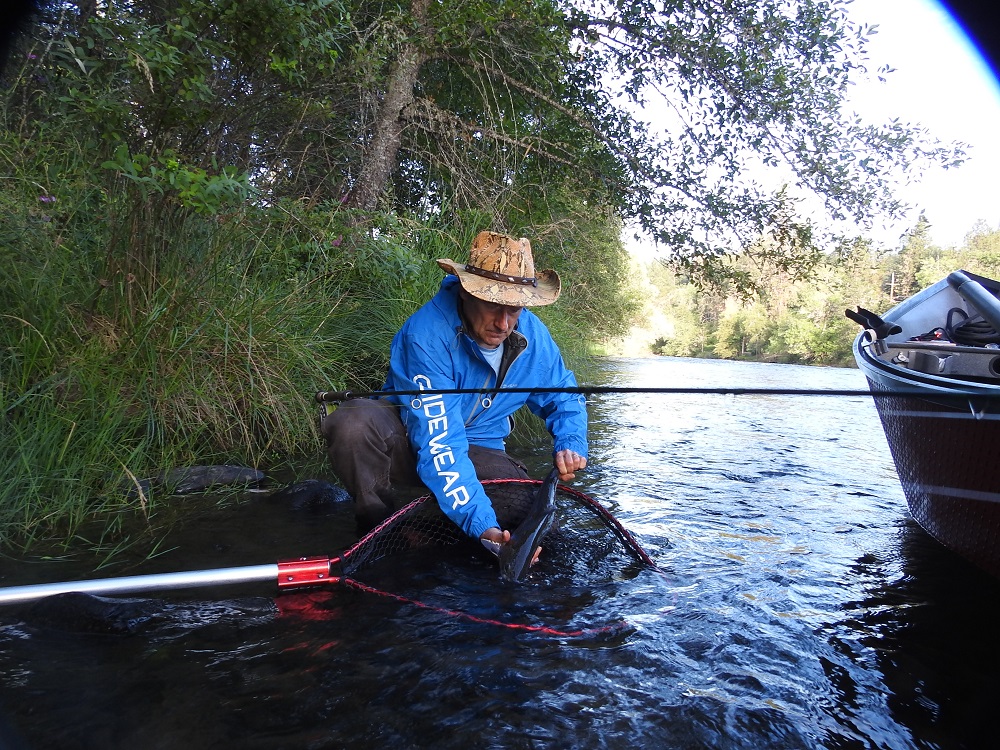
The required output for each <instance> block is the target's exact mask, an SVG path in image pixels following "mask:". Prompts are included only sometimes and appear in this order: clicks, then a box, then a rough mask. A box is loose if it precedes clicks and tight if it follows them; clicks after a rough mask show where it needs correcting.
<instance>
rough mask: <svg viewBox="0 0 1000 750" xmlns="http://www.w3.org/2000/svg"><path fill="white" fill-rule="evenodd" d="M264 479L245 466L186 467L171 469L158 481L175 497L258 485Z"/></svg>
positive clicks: (258, 473)
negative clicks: (207, 490)
mask: <svg viewBox="0 0 1000 750" xmlns="http://www.w3.org/2000/svg"><path fill="white" fill-rule="evenodd" d="M263 479H264V472H262V471H257V469H250V468H247V467H245V466H229V465H222V466H185V467H182V468H179V469H170V470H169V471H165V472H164V473H163V474H161V475H160V477H159V479H158V481H159V483H160V484H162V485H163V486H164V487H166V488H167V490H168V491H170V492H172V493H173V494H175V495H184V494H187V493H189V492H201V491H202V490H206V489H208V488H209V487H217V486H220V485H234V484H257V483H258V482H260V481H261V480H263Z"/></svg>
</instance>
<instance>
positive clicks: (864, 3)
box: [850, 0, 1000, 248]
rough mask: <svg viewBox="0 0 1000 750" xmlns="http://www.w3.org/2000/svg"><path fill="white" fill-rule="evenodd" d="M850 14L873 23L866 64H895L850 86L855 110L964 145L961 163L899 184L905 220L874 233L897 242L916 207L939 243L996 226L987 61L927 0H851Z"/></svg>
mask: <svg viewBox="0 0 1000 750" xmlns="http://www.w3.org/2000/svg"><path fill="white" fill-rule="evenodd" d="M850 12H851V16H852V18H853V20H855V21H856V22H864V23H868V24H878V33H877V34H876V35H874V36H873V37H872V39H871V43H870V44H869V48H868V49H869V57H870V60H871V69H872V70H877V69H878V67H880V66H881V65H882V64H883V63H885V64H889V65H891V66H892V67H893V68H895V69H896V70H895V71H894V72H893V73H891V74H890V75H889V76H888V77H887V81H886V83H884V84H882V83H879V82H878V81H877V79H875V80H873V81H870V82H867V83H863V84H859V85H858V86H857V91H856V94H855V95H854V96H853V97H852V101H853V103H854V106H855V107H856V109H857V110H858V112H859V113H860V114H863V115H865V116H866V117H867V118H870V119H871V120H874V121H876V122H881V121H884V120H886V119H887V118H889V117H899V118H900V119H901V120H904V121H910V122H919V123H920V124H922V125H924V126H925V127H926V128H927V129H928V130H930V131H931V133H932V134H933V135H934V136H936V137H938V138H940V139H941V140H943V141H952V140H958V141H963V142H965V143H967V144H969V146H970V148H969V149H967V151H968V158H967V161H966V163H965V164H963V165H962V166H961V167H959V168H957V169H952V170H943V169H935V170H932V171H929V172H928V173H927V174H926V175H925V176H924V178H923V179H922V180H921V181H920V183H919V184H916V185H909V186H905V187H903V188H901V190H900V193H899V194H900V196H901V197H902V198H903V199H904V200H905V201H906V202H907V203H911V204H914V208H913V210H912V211H911V214H910V215H909V217H907V220H906V221H904V222H901V223H899V224H897V225H894V226H890V227H887V228H884V229H880V230H879V231H877V232H876V235H877V239H879V240H881V241H883V242H885V243H886V244H888V246H889V247H890V248H894V247H898V246H899V238H900V236H901V235H902V234H903V233H904V232H906V231H907V230H908V229H910V228H912V226H913V225H914V224H915V223H916V220H917V217H918V215H919V212H920V209H923V210H924V211H925V213H926V215H927V219H928V220H929V221H930V223H931V230H930V231H931V241H932V242H933V243H934V244H935V245H938V246H941V247H953V246H959V245H961V244H962V241H963V240H964V238H965V235H966V234H967V233H968V232H969V231H970V230H971V229H972V228H973V226H974V225H975V224H976V222H977V221H984V222H986V224H987V225H988V226H989V227H990V228H991V229H997V228H998V227H1000V195H998V191H997V184H998V178H1000V139H998V137H997V134H998V133H1000V85H998V83H997V80H996V78H995V77H994V75H993V72H992V70H991V69H990V66H989V65H988V64H987V63H986V62H985V61H984V60H983V58H982V56H981V55H980V54H979V52H978V50H977V49H976V47H975V45H974V44H973V43H972V42H971V41H970V40H969V39H968V37H967V36H966V35H965V32H964V31H963V30H962V27H961V26H960V25H959V24H958V22H956V21H955V20H954V19H953V18H952V16H951V14H950V13H949V12H948V11H947V10H946V9H945V8H944V7H943V6H942V5H941V4H940V3H938V2H935V0H854V3H853V5H852V7H851V11H850Z"/></svg>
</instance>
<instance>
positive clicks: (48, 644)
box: [0, 358, 1000, 750]
mask: <svg viewBox="0 0 1000 750" xmlns="http://www.w3.org/2000/svg"><path fill="white" fill-rule="evenodd" d="M598 369H599V371H598V373H597V374H596V375H595V376H593V377H594V384H605V385H610V386H629V387H636V386H639V387H642V386H646V387H684V388H687V387H690V388H740V387H748V388H749V387H752V388H782V389H783V388H809V389H816V388H829V389H863V388H866V387H867V384H866V383H865V381H864V378H863V376H862V375H861V374H860V372H859V371H857V370H852V369H837V368H807V367H799V366H792V365H775V364H752V363H733V362H721V361H708V360H692V359H673V358H657V359H643V360H629V359H608V360H606V361H603V362H602V364H601V365H600V366H599V368H598ZM600 381H603V383H602V382H600ZM515 450H516V449H512V452H515ZM521 450H524V446H521ZM528 452H529V453H530V454H531V455H528V456H525V458H526V460H527V462H528V464H529V466H530V467H531V469H532V472H533V475H534V476H539V477H540V476H542V474H543V472H544V469H545V465H546V462H547V460H548V458H547V456H548V452H549V449H548V447H545V446H542V445H541V444H539V445H537V446H533V447H529V448H528ZM320 471H322V470H321V469H320ZM299 478H304V477H299ZM319 478H325V479H331V477H330V476H329V475H326V476H320V477H319ZM571 486H572V487H574V488H575V489H578V490H582V491H583V492H586V493H587V494H589V495H591V496H592V497H594V498H595V499H597V500H599V501H600V502H601V503H602V504H603V505H604V506H605V507H607V508H608V509H609V510H610V511H611V512H612V513H613V514H614V515H615V516H616V517H617V518H618V520H619V521H620V522H621V523H622V524H623V525H624V526H625V527H626V528H627V529H628V530H629V531H630V532H631V533H632V534H634V536H635V538H636V539H637V540H638V542H639V544H640V545H641V546H642V547H643V548H644V549H645V550H646V551H647V552H648V554H649V555H650V557H651V558H652V559H653V560H654V562H655V563H656V565H657V566H658V570H652V569H645V568H644V569H639V570H631V571H630V572H629V573H628V575H622V576H620V577H617V578H614V579H613V580H612V581H611V583H610V584H609V583H607V582H604V583H602V584H601V585H600V586H599V587H594V588H593V589H592V590H591V588H590V587H589V585H588V582H587V581H586V580H580V581H576V582H572V581H571V582H568V583H567V582H566V581H565V577H555V578H553V577H551V576H546V574H545V566H546V564H555V563H553V562H552V561H550V562H549V563H546V560H545V558H544V555H543V559H542V562H541V563H539V566H538V570H537V571H536V573H537V575H536V573H533V574H532V578H530V579H529V580H528V581H527V582H526V583H524V584H522V585H520V586H516V587H511V586H509V585H507V586H502V585H500V584H499V583H498V582H497V580H496V571H495V570H493V569H490V568H489V567H488V566H487V565H485V564H481V563H476V562H469V564H463V561H462V560H461V559H454V558H453V559H449V560H448V561H446V562H445V563H443V564H444V567H442V566H441V564H439V563H438V562H436V561H433V560H427V559H426V558H423V562H422V561H421V559H420V558H417V559H410V558H408V559H407V560H406V564H405V565H403V564H401V565H399V566H397V567H395V568H392V569H390V570H388V571H387V572H385V573H384V574H383V575H382V577H381V578H380V579H379V580H378V581H377V583H378V585H379V587H380V588H382V589H385V590H388V591H392V592H393V593H396V594H399V595H401V596H406V597H411V598H416V599H420V600H425V599H427V598H428V597H429V598H430V599H432V600H433V601H434V602H436V603H437V604H438V607H439V608H437V609H429V608H422V607H419V606H416V605H414V604H412V603H407V602H405V601H399V600H395V599H389V598H386V597H381V596H378V595H374V594H371V593H367V592H364V591H358V590H354V589H352V588H348V587H346V586H343V585H333V586H331V587H330V588H328V589H315V590H311V591H306V592H299V593H290V594H281V595H276V592H275V590H274V587H273V586H271V585H270V584H267V583H257V584H242V585H240V586H237V587H229V588H216V589H208V590H204V589H189V590H185V591H179V592H171V593H169V594H163V595H159V596H148V595H147V596H132V597H126V598H125V601H124V602H122V603H121V605H120V606H118V605H116V604H115V603H114V602H107V601H98V602H97V604H98V605H99V606H98V607H97V608H96V610H94V611H93V612H90V611H89V610H85V609H84V610H81V609H80V608H79V607H77V606H67V605H65V604H60V603H59V600H57V601H56V603H54V604H53V603H51V602H47V601H42V602H38V603H37V604H33V605H30V606H29V605H16V606H8V607H6V608H3V609H0V717H3V718H2V720H0V747H4V739H6V740H7V742H8V744H9V746H11V747H24V748H58V749H62V748H66V749H70V748H81V749H83V748H87V749H89V748H94V749H100V750H109V749H114V748H145V749H152V748H179V749H182V750H199V749H200V748H241V749H243V750H252V749H253V748H269V749H270V748H289V749H290V750H291V749H295V750H299V749H302V748H342V747H387V748H410V747H435V748H470V747H474V748H604V747H608V748H623V747H637V748H750V747H754V748H758V747H759V748H765V747H766V748H966V747H968V748H975V747H994V746H995V744H994V742H991V741H990V738H991V737H992V735H993V727H994V723H995V722H994V717H995V715H996V714H995V711H996V708H995V704H996V699H997V698H998V697H1000V689H998V688H997V682H998V679H997V676H998V674H1000V648H998V646H997V642H996V637H995V634H996V633H997V632H998V624H997V623H998V622H1000V596H998V594H1000V584H998V582H997V581H996V580H994V579H992V578H990V577H988V576H986V575H985V574H981V573H979V572H978V571H977V570H975V569H973V568H972V567H971V566H969V565H968V564H966V563H965V562H964V561H962V560H960V559H958V558H957V557H955V556H954V555H952V554H951V553H949V552H948V551H946V550H944V549H943V548H941V547H940V546H939V545H938V544H937V543H936V542H934V541H933V540H932V539H930V538H929V537H928V536H927V535H925V534H924V533H923V532H922V531H921V530H920V528H919V527H917V526H916V525H915V524H914V523H913V522H912V521H911V520H910V518H909V515H908V512H907V509H906V503H905V500H904V498H903V494H902V491H901V489H900V486H899V483H898V480H897V478H896V474H895V470H894V468H893V466H892V461H891V458H890V456H889V452H888V448H887V446H886V443H885V438H884V436H883V433H882V430H881V427H880V425H879V421H878V417H877V415H876V412H875V409H874V406H873V405H872V403H871V399H870V398H867V397H854V396H782V395H738V396H731V395H730V396H727V395H713V394H683V395H676V394H671V395H662V394H659V395H656V394H631V393H630V394H609V395H600V396H595V397H593V398H592V399H591V464H590V466H589V467H588V469H587V470H586V471H585V472H582V473H581V474H579V475H578V478H577V480H575V481H574V482H572V483H571ZM178 502H183V503H184V504H185V505H184V507H185V509H186V510H185V513H184V518H185V519H186V520H185V522H184V523H183V524H179V525H178V527H177V528H176V529H174V530H173V531H172V532H171V533H170V535H169V539H168V540H165V541H164V543H163V544H164V547H163V550H162V551H161V554H159V555H158V556H156V557H154V558H152V559H149V560H146V561H145V562H138V561H137V562H135V563H133V564H131V565H129V566H128V570H125V571H123V570H120V569H119V568H116V567H115V566H114V565H111V566H109V567H107V568H105V569H103V570H100V571H97V572H96V573H95V572H94V568H95V565H96V561H94V560H91V559H87V558H86V556H80V555H77V556H74V557H73V558H72V559H71V560H66V561H63V562H52V563H47V564H40V563H38V562H35V561H28V560H17V561H12V560H2V561H0V565H2V573H0V586H10V585H19V584H24V583H36V582H41V581H47V580H61V579H65V580H76V579H80V578H88V577H101V576H103V575H111V574H118V573H123V574H124V573H127V574H129V575H134V574H137V573H147V572H163V571H169V570H191V569H199V568H221V567H228V566H243V565H256V564H263V563H270V562H273V561H275V560H279V559H284V558H288V557H296V556H299V555H319V554H329V555H332V554H334V553H336V552H338V551H340V550H342V549H344V548H347V547H349V546H350V545H351V544H352V543H353V542H354V540H355V537H354V529H353V523H352V517H351V514H350V509H349V508H348V507H346V506H334V507H326V506H324V507H319V508H316V507H310V508H290V507H288V506H287V505H283V504H280V503H274V502H270V501H268V500H267V499H266V497H264V495H262V494H260V493H257V494H254V493H248V494H247V495H246V497H245V498H244V499H243V501H242V502H241V503H240V504H239V505H238V506H237V507H235V508H228V509H224V510H220V509H219V508H217V507H216V506H214V505H213V504H212V503H211V502H210V501H209V500H207V499H199V498H197V497H194V498H191V497H189V498H186V499H184V500H183V501H178ZM125 557H126V558H127V555H125ZM117 564H118V565H119V567H120V566H121V563H120V562H118V563H117ZM88 566H89V567H88ZM554 581H555V582H556V583H554ZM442 607H446V608H449V609H451V610H452V613H451V614H449V613H448V612H444V611H442ZM464 615H474V616H477V617H480V618H482V619H483V620H487V621H486V622H479V621H474V620H471V619H469V618H468V617H466V616H464ZM497 622H511V623H534V624H536V625H541V626H544V628H542V629H538V630H525V629H517V628H510V627H505V626H503V625H499V624H496V623H497ZM611 622H618V623H624V626H623V627H618V628H615V629H611V630H606V629H604V628H603V627H602V626H604V625H606V624H607V623H611ZM580 629H582V630H584V631H585V634H583V635H573V634H572V633H573V632H575V631H576V630H580Z"/></svg>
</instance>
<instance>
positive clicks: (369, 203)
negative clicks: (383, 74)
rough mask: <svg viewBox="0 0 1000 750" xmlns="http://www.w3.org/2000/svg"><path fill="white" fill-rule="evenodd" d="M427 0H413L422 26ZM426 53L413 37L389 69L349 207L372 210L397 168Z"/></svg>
mask: <svg viewBox="0 0 1000 750" xmlns="http://www.w3.org/2000/svg"><path fill="white" fill-rule="evenodd" d="M429 3H430V0H414V2H413V5H412V12H413V17H414V19H415V20H416V22H417V27H418V28H420V29H423V28H424V27H425V24H426V20H427V8H428V5H429ZM426 60H427V54H426V53H425V52H423V51H422V50H421V48H420V46H419V45H418V44H417V43H416V42H414V41H407V42H405V43H404V44H403V47H402V49H401V50H400V53H399V58H398V59H397V60H396V62H395V63H394V64H393V65H392V69H391V70H390V71H389V80H388V81H387V82H386V89H385V97H384V98H383V99H382V104H381V106H380V107H379V109H378V114H377V115H376V117H375V126H374V128H373V131H372V138H371V141H370V142H369V144H368V147H367V148H366V149H365V151H364V154H363V156H362V161H361V169H360V170H359V172H358V178H357V180H356V181H355V183H354V186H353V187H352V188H351V191H350V193H349V194H348V196H347V200H346V201H345V204H346V205H347V206H348V207H350V208H360V209H364V210H369V211H370V210H373V209H375V208H377V207H378V203H379V199H380V198H381V196H382V195H383V194H384V193H385V191H386V189H387V188H388V187H389V183H390V180H391V179H392V173H393V172H394V171H395V169H396V165H397V161H398V155H399V146H400V143H401V142H402V136H403V112H404V111H405V110H406V108H407V107H408V106H409V105H410V104H412V103H413V100H414V93H413V92H414V88H415V87H416V84H417V77H418V76H419V75H420V68H421V66H422V65H423V64H424V62H425V61H426Z"/></svg>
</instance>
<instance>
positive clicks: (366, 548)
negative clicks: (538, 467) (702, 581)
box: [279, 479, 657, 637]
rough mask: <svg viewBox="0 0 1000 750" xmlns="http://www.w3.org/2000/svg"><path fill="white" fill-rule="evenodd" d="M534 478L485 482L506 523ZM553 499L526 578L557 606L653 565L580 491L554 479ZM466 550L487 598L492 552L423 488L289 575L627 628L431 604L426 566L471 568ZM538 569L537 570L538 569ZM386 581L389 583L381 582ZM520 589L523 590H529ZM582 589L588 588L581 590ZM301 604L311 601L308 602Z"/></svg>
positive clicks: (439, 608) (493, 577)
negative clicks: (313, 565) (479, 564)
mask: <svg viewBox="0 0 1000 750" xmlns="http://www.w3.org/2000/svg"><path fill="white" fill-rule="evenodd" d="M540 485H542V482H541V481H539V480H533V479H493V480H486V481H484V482H483V488H484V489H485V491H486V494H487V496H488V497H489V498H490V501H491V503H492V504H493V507H494V509H495V510H496V511H497V517H498V518H499V519H500V522H501V524H502V525H503V526H504V527H506V528H513V527H515V526H516V525H517V523H519V521H520V520H521V519H522V518H523V517H524V516H525V515H526V514H527V512H528V509H529V508H530V506H531V503H532V500H533V498H534V495H535V493H536V492H537V490H538V488H539V486H540ZM556 506H557V512H556V522H555V524H554V526H553V527H552V529H551V530H550V531H549V533H548V534H547V535H546V537H545V539H544V541H543V542H542V549H543V555H542V560H541V561H540V562H539V564H538V565H536V566H535V567H534V568H532V572H531V573H530V574H529V576H528V582H529V583H531V582H532V581H533V580H535V578H536V576H538V577H539V578H541V579H543V580H544V583H546V584H548V586H553V587H558V589H559V591H560V592H561V594H562V597H561V598H562V599H563V602H562V604H557V605H555V606H557V607H558V606H563V604H565V601H566V600H568V599H572V598H574V596H575V598H576V599H577V600H581V599H588V598H589V599H593V597H594V596H596V595H598V594H596V593H595V592H597V591H599V590H600V589H601V587H611V588H612V589H613V588H614V587H615V586H616V584H617V582H620V581H623V580H627V579H631V578H633V577H635V576H636V575H638V574H639V573H640V572H641V571H642V570H648V569H653V570H657V568H656V566H655V565H654V564H653V561H652V560H651V559H650V557H649V556H648V555H647V554H646V552H645V551H644V550H643V549H642V547H640V546H639V543H638V542H637V541H636V540H635V538H634V537H633V536H632V534H630V533H629V532H628V530H627V529H625V528H624V527H623V526H622V525H621V524H620V523H619V522H618V521H617V519H615V518H614V516H612V515H611V513H610V512H609V511H608V510H607V509H606V508H604V506H602V505H600V504H599V503H598V502H596V501H595V500H593V499H592V498H590V497H589V496H587V495H586V494H584V493H582V492H579V491H576V490H573V489H571V488H569V487H565V486H562V485H559V486H558V487H557V490H556ZM470 557H474V558H477V559H479V560H484V561H485V563H486V565H485V566H484V568H483V569H485V570H486V571H488V573H487V574H486V575H481V576H480V577H479V582H480V585H481V586H482V587H483V588H482V589H481V590H480V592H479V593H480V594H483V595H484V598H485V599H489V598H490V596H489V595H487V594H488V592H490V591H494V590H495V589H496V587H497V586H498V585H500V583H499V580H498V570H497V567H496V559H495V558H494V557H493V556H492V555H491V554H490V553H489V552H487V551H486V550H485V549H484V548H483V547H482V545H480V544H479V543H478V542H476V541H475V540H472V539H470V538H469V537H468V536H466V535H465V534H463V533H462V532H461V531H460V530H459V529H458V527H456V526H455V524H454V523H453V522H451V521H450V520H448V518H446V517H445V515H444V513H442V511H441V509H440V508H439V506H438V504H437V502H436V501H435V500H434V498H433V497H431V496H424V497H419V498H417V499H416V500H414V501H412V502H411V503H409V504H408V505H406V506H405V507H403V508H402V509H400V510H399V511H397V512H396V513H395V514H393V515H392V516H390V517H389V518H388V519H386V520H385V521H384V522H383V523H381V524H380V525H379V526H377V527H376V528H375V529H373V530H372V531H371V532H370V533H368V534H366V535H365V536H364V537H362V538H361V539H360V540H359V541H358V542H357V543H356V544H355V545H354V546H352V547H351V548H350V549H348V550H347V551H345V552H344V553H343V554H342V555H341V556H340V557H338V558H335V559H332V560H325V561H324V560H318V561H317V562H318V565H319V567H318V569H314V570H313V569H309V562H308V561H306V568H305V570H304V571H302V573H303V574H302V576H301V578H299V579H298V580H296V581H295V583H296V584H297V583H298V582H299V581H301V582H302V583H305V584H308V582H309V580H310V578H311V579H312V580H313V581H314V582H315V581H318V580H322V579H324V578H326V579H327V580H328V581H329V582H330V583H334V582H337V583H342V584H345V585H347V586H349V587H351V588H354V589H357V590H360V591H365V592H368V593H371V594H376V595H378V596H382V597H386V598H389V599H393V600H395V601H398V602H402V603H406V604H410V605H413V606H416V607H421V608H423V609H426V610H433V611H436V612H438V613H440V614H444V615H448V616H454V617H459V618H463V619H465V620H469V621H474V622H480V623H487V624H490V625H495V626H502V627H505V628H512V629H516V630H521V631H533V632H540V633H545V634H549V635H555V636H559V637H577V636H606V635H609V634H616V633H620V632H622V631H623V629H624V630H627V629H628V626H627V625H626V623H625V622H624V621H623V620H621V619H620V616H619V617H618V619H616V620H615V622H612V623H610V624H608V625H603V626H598V627H585V628H579V629H559V628H555V627H551V626H549V625H546V624H543V623H541V622H539V621H538V618H537V617H535V618H534V619H535V620H536V622H535V623H517V622H511V621H509V620H500V619H497V618H496V617H491V616H488V615H487V614H486V613H484V612H481V613H480V614H473V613H471V612H468V611H461V610H459V609H457V608H456V607H455V605H454V602H452V603H451V604H447V603H437V604H436V603H433V601H432V600H428V599H427V597H428V596H434V595H436V594H439V593H440V592H439V591H436V589H437V584H436V583H435V580H434V575H433V574H432V573H430V572H429V571H431V570H432V569H433V568H434V566H435V565H447V564H449V563H448V559H449V558H451V560H452V565H453V567H451V568H450V569H449V571H450V572H446V573H445V577H446V578H447V577H449V576H453V575H454V571H456V570H468V569H469V567H468V562H469V560H470ZM418 558H419V559H418ZM326 564H329V565H330V566H333V565H339V567H340V575H337V574H336V573H335V572H334V571H333V570H332V568H329V567H327V568H325V569H324V566H325V565H326ZM538 569H542V571H543V572H538ZM317 571H318V572H317ZM291 578H292V576H289V579H291ZM387 582H388V583H387ZM404 582H405V583H404ZM280 585H281V584H280V583H279V586H280ZM386 587H388V588H389V589H394V590H386ZM403 588H405V590H407V591H408V593H407V594H402V593H396V592H398V591H400V590H401V589H403ZM521 591H522V592H524V593H527V592H528V591H530V590H526V589H521ZM573 591H575V592H578V593H576V594H575V595H574V594H572V593H571V592H573ZM580 591H586V592H588V593H587V594H586V595H581V594H579V592H580ZM607 591H608V588H605V592H606V593H607ZM413 592H417V593H413ZM475 598H476V597H473V599H475ZM518 598H519V599H520V598H526V597H518ZM543 598H544V597H543ZM551 598H552V597H549V599H551ZM282 599H283V598H282V597H279V607H280V608H281V609H282V611H286V610H287V611H293V610H294V611H296V613H297V614H299V615H301V607H299V606H298V604H297V603H296V601H295V600H294V599H293V600H291V601H286V602H282ZM312 602H315V599H313V600H312ZM307 606H308V607H311V606H312V603H310V604H308V605H307ZM508 614H509V612H508ZM522 614H525V615H529V614H531V613H529V612H524V613H522ZM536 614H537V613H536ZM543 619H544V617H543Z"/></svg>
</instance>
